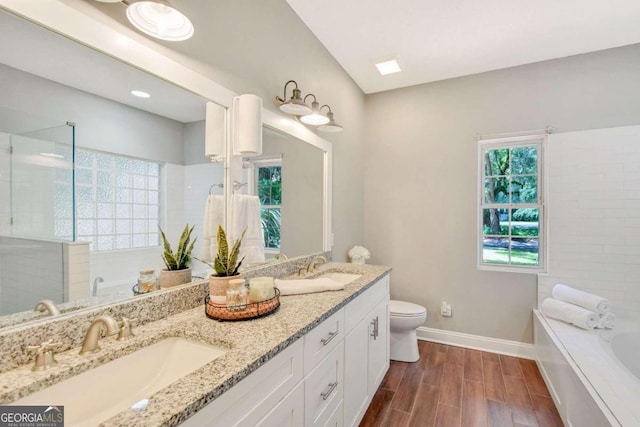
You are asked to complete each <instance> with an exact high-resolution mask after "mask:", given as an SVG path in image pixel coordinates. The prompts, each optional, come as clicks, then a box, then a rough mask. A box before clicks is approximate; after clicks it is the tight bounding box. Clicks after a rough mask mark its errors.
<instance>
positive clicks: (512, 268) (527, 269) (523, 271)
mask: <svg viewBox="0 0 640 427" xmlns="http://www.w3.org/2000/svg"><path fill="white" fill-rule="evenodd" d="M477 267H478V270H481V271H498V272H503V273H520V274H536V275H537V274H540V273H546V272H547V271H546V269H545V268H543V267H535V268H534V267H515V266H507V265H504V266H502V265H487V264H479V265H478V266H477Z"/></svg>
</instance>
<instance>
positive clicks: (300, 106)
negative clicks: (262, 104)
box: [276, 80, 311, 116]
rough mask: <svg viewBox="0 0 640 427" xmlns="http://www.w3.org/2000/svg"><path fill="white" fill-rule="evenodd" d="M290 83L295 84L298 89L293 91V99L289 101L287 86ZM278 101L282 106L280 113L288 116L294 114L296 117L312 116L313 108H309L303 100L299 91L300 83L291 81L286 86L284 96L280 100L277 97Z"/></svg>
mask: <svg viewBox="0 0 640 427" xmlns="http://www.w3.org/2000/svg"><path fill="white" fill-rule="evenodd" d="M289 83H293V84H294V85H296V87H295V88H294V89H293V92H292V94H291V99H289V100H288V101H286V99H287V86H289ZM276 101H277V102H278V103H279V104H280V111H282V112H283V113H287V114H293V115H295V116H302V115H303V114H311V108H309V106H307V104H305V103H304V101H303V100H302V91H301V90H300V89H298V83H296V81H295V80H289V81H288V82H286V83H285V84H284V96H283V97H282V98H280V97H279V96H276Z"/></svg>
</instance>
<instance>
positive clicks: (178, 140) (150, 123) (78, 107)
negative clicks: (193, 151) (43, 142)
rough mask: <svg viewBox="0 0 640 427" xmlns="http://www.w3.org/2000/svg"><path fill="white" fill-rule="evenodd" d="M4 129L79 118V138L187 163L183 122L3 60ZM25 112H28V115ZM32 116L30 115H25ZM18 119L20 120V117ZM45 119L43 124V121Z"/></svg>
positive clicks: (94, 144)
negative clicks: (4, 63) (42, 76)
mask: <svg viewBox="0 0 640 427" xmlns="http://www.w3.org/2000/svg"><path fill="white" fill-rule="evenodd" d="M0 93H1V94H2V96H0V108H3V109H4V108H6V109H7V110H11V112H12V114H4V112H5V111H7V110H3V115H2V116H3V117H4V118H7V119H9V120H10V122H9V123H5V122H4V121H3V120H2V119H0V124H2V125H3V128H2V129H3V130H6V131H10V132H11V131H13V132H25V131H28V130H33V127H46V126H58V125H63V124H64V123H65V122H67V121H71V122H75V123H76V144H77V145H79V146H82V147H87V148H93V149H96V150H102V151H108V152H112V153H119V154H124V155H128V156H133V157H141V158H146V159H151V160H157V161H164V162H169V163H175V164H183V159H184V154H183V144H182V131H183V129H182V128H183V124H182V123H180V122H177V121H175V120H171V119H167V118H165V117H161V116H158V115H155V114H151V113H147V112H145V111H142V110H138V109H136V108H132V107H129V106H126V105H123V104H120V103H117V102H113V101H110V100H107V99H104V98H101V97H98V96H95V95H91V94H89V93H87V92H83V91H80V90H77V89H74V88H71V87H69V86H65V85H61V84H59V83H55V82H52V81H50V80H46V79H43V78H40V77H37V76H34V75H33V74H29V73H25V72H23V71H20V70H16V69H15V68H11V67H7V66H5V65H2V64H0ZM25 113H26V115H25ZM25 118H28V120H27V121H23V120H24V119H25ZM18 121H19V122H18ZM41 123H42V124H41Z"/></svg>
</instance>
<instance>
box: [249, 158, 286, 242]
mask: <svg viewBox="0 0 640 427" xmlns="http://www.w3.org/2000/svg"><path fill="white" fill-rule="evenodd" d="M254 167H255V170H256V172H255V177H256V182H255V185H256V188H255V190H256V191H255V192H256V194H257V195H258V198H259V199H260V220H261V223H262V233H263V235H264V245H265V248H266V249H272V250H275V251H278V250H279V249H280V231H281V229H282V216H281V207H282V162H281V161H268V162H259V163H256V164H255V166H254Z"/></svg>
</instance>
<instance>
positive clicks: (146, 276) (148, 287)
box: [138, 269, 158, 294]
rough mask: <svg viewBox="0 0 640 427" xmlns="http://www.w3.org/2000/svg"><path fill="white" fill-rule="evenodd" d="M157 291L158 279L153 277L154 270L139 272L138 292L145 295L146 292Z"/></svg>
mask: <svg viewBox="0 0 640 427" xmlns="http://www.w3.org/2000/svg"><path fill="white" fill-rule="evenodd" d="M156 289H158V278H157V277H156V275H155V270H153V269H148V270H140V276H139V277H138V292H140V293H141V294H146V293H147V292H151V291H155V290H156Z"/></svg>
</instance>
